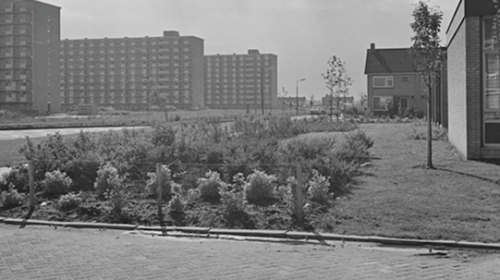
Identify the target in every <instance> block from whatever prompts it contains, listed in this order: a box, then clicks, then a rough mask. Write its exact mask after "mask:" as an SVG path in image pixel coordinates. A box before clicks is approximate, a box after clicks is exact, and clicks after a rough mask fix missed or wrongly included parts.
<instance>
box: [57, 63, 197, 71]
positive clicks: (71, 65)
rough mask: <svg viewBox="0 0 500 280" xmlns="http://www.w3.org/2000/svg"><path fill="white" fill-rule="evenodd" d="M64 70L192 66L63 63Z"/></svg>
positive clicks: (176, 64) (183, 67)
mask: <svg viewBox="0 0 500 280" xmlns="http://www.w3.org/2000/svg"><path fill="white" fill-rule="evenodd" d="M61 67H62V68H71V69H78V68H80V69H96V68H99V69H117V70H123V69H130V70H131V69H134V70H145V69H151V70H163V69H166V68H168V69H172V68H173V69H177V68H179V67H180V68H182V69H191V64H189V63H178V62H171V63H162V64H157V65H151V66H147V65H136V64H134V63H127V64H125V63H123V64H118V63H113V62H108V63H106V62H96V63H85V62H82V63H78V62H76V63H61Z"/></svg>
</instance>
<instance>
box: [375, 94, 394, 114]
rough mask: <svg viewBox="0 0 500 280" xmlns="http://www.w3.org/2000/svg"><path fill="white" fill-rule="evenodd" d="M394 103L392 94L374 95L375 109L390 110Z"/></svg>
mask: <svg viewBox="0 0 500 280" xmlns="http://www.w3.org/2000/svg"><path fill="white" fill-rule="evenodd" d="M391 103H392V96H375V97H373V111H388V110H389V107H390V104H391Z"/></svg>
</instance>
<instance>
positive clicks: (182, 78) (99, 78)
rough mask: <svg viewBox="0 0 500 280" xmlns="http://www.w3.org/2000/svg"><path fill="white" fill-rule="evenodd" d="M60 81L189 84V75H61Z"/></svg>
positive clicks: (190, 78)
mask: <svg viewBox="0 0 500 280" xmlns="http://www.w3.org/2000/svg"><path fill="white" fill-rule="evenodd" d="M61 79H62V80H64V81H66V82H71V83H73V82H91V83H92V82H114V81H122V82H126V81H144V80H146V79H149V80H152V81H157V82H189V81H191V80H192V77H191V75H176V76H173V77H166V76H156V77H154V76H153V77H149V78H148V77H144V75H137V74H134V75H127V76H126V75H68V74H66V75H61Z"/></svg>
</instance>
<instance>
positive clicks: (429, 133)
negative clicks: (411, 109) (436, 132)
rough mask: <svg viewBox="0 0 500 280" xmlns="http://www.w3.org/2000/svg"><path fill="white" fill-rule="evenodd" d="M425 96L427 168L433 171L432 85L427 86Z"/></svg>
mask: <svg viewBox="0 0 500 280" xmlns="http://www.w3.org/2000/svg"><path fill="white" fill-rule="evenodd" d="M428 89H429V92H428V95H427V168H428V169H434V166H433V165H432V83H430V84H429V85H428Z"/></svg>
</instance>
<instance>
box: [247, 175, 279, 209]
mask: <svg viewBox="0 0 500 280" xmlns="http://www.w3.org/2000/svg"><path fill="white" fill-rule="evenodd" d="M276 180H277V178H276V176H274V175H267V174H266V173H265V172H263V171H259V170H254V172H253V173H252V174H250V175H248V177H247V184H246V185H245V195H246V198H247V200H248V202H251V203H257V204H258V203H265V201H267V200H270V199H273V198H274V187H275V186H274V182H275V181H276Z"/></svg>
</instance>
